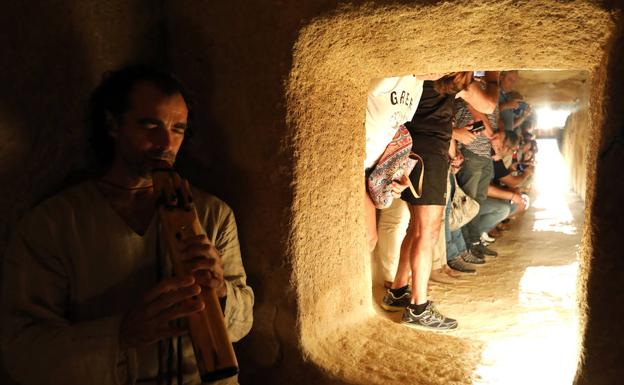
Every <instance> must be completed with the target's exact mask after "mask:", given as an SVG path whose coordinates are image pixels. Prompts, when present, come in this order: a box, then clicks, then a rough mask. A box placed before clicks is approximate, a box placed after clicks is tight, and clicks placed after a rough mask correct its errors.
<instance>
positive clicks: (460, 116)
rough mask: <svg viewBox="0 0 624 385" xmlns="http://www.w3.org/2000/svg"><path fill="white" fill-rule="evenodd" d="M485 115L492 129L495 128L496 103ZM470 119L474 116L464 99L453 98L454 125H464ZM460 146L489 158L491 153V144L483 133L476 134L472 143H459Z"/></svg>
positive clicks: (496, 124) (496, 123) (496, 125)
mask: <svg viewBox="0 0 624 385" xmlns="http://www.w3.org/2000/svg"><path fill="white" fill-rule="evenodd" d="M487 117H488V120H489V122H490V125H491V127H492V129H494V130H495V129H496V127H498V104H497V105H496V109H495V110H494V112H493V113H491V114H487ZM471 120H474V117H473V116H472V114H471V113H470V110H469V109H468V104H467V103H466V102H465V101H464V99H461V98H457V99H455V127H464V126H466V125H467V124H468V122H470V121H471ZM461 147H465V148H466V149H467V150H469V151H471V152H473V153H475V154H477V155H479V156H483V157H485V158H490V157H491V154H492V144H491V143H490V139H488V137H487V136H485V135H484V134H483V133H481V134H477V137H476V139H475V140H474V141H472V143H470V144H468V145H463V144H461Z"/></svg>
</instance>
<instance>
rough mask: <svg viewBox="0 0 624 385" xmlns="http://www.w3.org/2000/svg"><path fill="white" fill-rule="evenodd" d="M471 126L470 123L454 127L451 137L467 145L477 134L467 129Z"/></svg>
mask: <svg viewBox="0 0 624 385" xmlns="http://www.w3.org/2000/svg"><path fill="white" fill-rule="evenodd" d="M471 127H472V124H469V125H467V126H465V127H454V128H453V134H452V137H453V139H455V140H457V141H458V142H460V143H461V144H463V145H468V144H470V143H472V142H473V141H474V140H475V138H476V137H477V136H476V135H475V134H473V133H472V132H470V131H468V129H469V128H471Z"/></svg>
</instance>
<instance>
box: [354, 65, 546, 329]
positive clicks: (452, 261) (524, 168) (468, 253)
mask: <svg viewBox="0 0 624 385" xmlns="http://www.w3.org/2000/svg"><path fill="white" fill-rule="evenodd" d="M517 77H518V73H517V71H505V72H500V73H499V72H498V71H487V72H483V73H480V72H472V71H470V72H454V73H446V74H428V75H424V76H418V75H408V76H400V77H392V78H385V79H381V80H378V81H375V82H374V83H373V84H372V87H371V90H370V92H369V95H368V105H367V116H366V160H365V165H364V166H365V167H364V168H365V174H366V176H368V175H370V173H371V172H372V170H374V169H375V167H376V166H377V164H378V161H379V160H380V157H382V154H383V153H384V150H385V149H386V147H387V146H388V144H389V143H390V142H391V141H392V139H393V137H394V135H395V134H396V133H397V131H398V130H399V128H406V129H407V131H408V132H409V134H410V136H411V139H412V152H414V153H416V154H418V155H419V156H420V158H421V159H422V165H419V167H414V169H413V170H412V171H411V172H410V174H409V175H406V176H404V177H401V178H397V179H395V180H394V181H393V182H392V184H391V186H390V187H391V192H392V195H393V196H394V197H395V199H394V200H393V201H392V204H391V205H390V206H389V207H387V208H384V209H381V210H378V209H377V208H376V205H375V203H374V201H373V199H371V196H370V194H369V191H368V190H367V193H366V194H365V217H366V224H367V234H368V241H369V249H370V251H371V252H372V251H374V250H375V254H376V256H377V257H378V258H379V262H380V265H381V270H382V275H383V277H384V286H385V287H386V294H385V296H384V298H383V300H382V303H381V306H382V308H383V309H385V310H387V311H403V316H402V323H403V324H406V325H408V326H413V327H420V328H427V329H434V330H450V329H455V328H457V325H458V323H457V321H456V320H455V319H452V318H449V317H446V316H444V315H442V314H441V313H440V312H439V311H438V310H437V309H436V307H435V306H434V305H433V303H432V302H431V301H429V300H428V299H427V286H428V282H429V280H430V279H431V280H436V281H438V282H448V281H449V280H453V279H454V278H452V277H456V276H457V275H460V274H462V273H474V272H475V271H476V269H475V265H480V264H483V263H485V258H486V257H495V256H496V255H497V253H496V252H495V251H494V250H492V249H491V248H490V247H489V246H490V243H492V242H494V241H495V237H496V236H498V235H500V234H499V233H498V231H500V229H502V228H504V227H505V226H506V225H504V224H501V222H502V221H504V220H505V219H506V218H508V217H509V216H510V215H513V214H517V213H519V212H520V211H522V210H524V209H526V206H527V205H528V197H527V196H526V195H524V194H523V192H524V191H526V190H527V189H528V187H529V183H530V177H531V175H532V173H533V155H534V153H535V152H536V151H537V146H536V143H535V140H534V137H533V136H532V134H531V130H532V129H533V127H534V123H535V119H534V116H533V115H531V108H530V106H529V105H528V104H526V103H525V102H524V101H522V97H521V95H519V94H517V93H514V92H512V89H513V86H514V83H515V82H516V80H517ZM520 144H522V146H521V147H522V149H521V151H519V150H520ZM520 152H521V153H522V155H518V154H519V153H520ZM421 181H422V183H420V182H421ZM410 184H411V185H412V186H415V185H421V186H422V191H421V193H419V194H417V195H414V189H413V188H407V187H409V186H410ZM459 189H461V190H462V191H463V192H464V193H465V194H466V195H467V196H468V197H470V198H472V199H473V200H474V201H476V202H477V203H478V204H479V207H478V211H477V212H476V213H474V215H473V217H472V218H467V219H468V220H467V222H466V223H463V224H462V225H461V227H459V228H457V226H455V228H451V226H450V223H449V222H450V221H449V220H448V219H449V218H450V217H451V215H452V213H453V210H458V208H457V207H454V205H453V199H452V197H453V196H454V195H455V194H457V193H458V190H459ZM399 198H400V199H399Z"/></svg>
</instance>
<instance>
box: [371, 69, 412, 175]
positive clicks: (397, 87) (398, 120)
mask: <svg viewBox="0 0 624 385" xmlns="http://www.w3.org/2000/svg"><path fill="white" fill-rule="evenodd" d="M422 91H423V81H422V80H417V79H416V77H415V76H414V75H407V76H396V77H392V78H383V79H375V80H373V81H372V82H371V87H370V91H369V93H368V104H367V106H366V159H365V160H364V169H367V168H369V167H372V166H374V165H375V163H376V162H377V160H379V157H380V156H381V155H382V154H383V152H384V150H385V149H386V146H387V145H388V143H390V141H391V140H392V138H393V137H394V135H395V134H396V131H397V129H398V128H399V126H401V124H403V123H405V122H407V121H409V120H411V119H412V117H413V116H414V113H415V112H416V108H417V107H418V102H419V101H420V96H421V95H422Z"/></svg>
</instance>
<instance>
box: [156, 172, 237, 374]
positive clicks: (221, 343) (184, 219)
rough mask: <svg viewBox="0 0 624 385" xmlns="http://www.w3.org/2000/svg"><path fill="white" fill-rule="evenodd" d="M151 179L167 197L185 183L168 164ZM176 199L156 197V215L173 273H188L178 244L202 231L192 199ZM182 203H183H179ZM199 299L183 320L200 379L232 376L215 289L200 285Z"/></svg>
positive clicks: (229, 345) (232, 363)
mask: <svg viewBox="0 0 624 385" xmlns="http://www.w3.org/2000/svg"><path fill="white" fill-rule="evenodd" d="M152 179H153V182H154V191H155V192H156V193H157V194H159V196H161V194H162V196H163V197H164V196H171V195H165V194H166V193H167V192H169V194H176V195H179V194H180V190H179V187H180V184H181V183H183V184H185V185H186V186H188V184H186V183H185V182H183V180H182V179H181V177H180V176H179V175H178V174H177V173H176V172H175V170H174V169H173V168H171V167H170V166H169V167H162V168H156V169H154V170H152ZM176 186H177V188H176ZM189 193H190V192H189ZM177 202H178V204H177V205H176V206H171V205H168V204H167V200H166V199H159V205H158V216H159V219H160V223H161V225H162V228H163V234H164V237H165V239H166V242H167V244H168V246H169V256H170V259H171V263H172V265H173V272H174V274H175V275H190V274H191V273H190V272H189V271H187V270H186V269H185V268H184V266H183V264H182V260H181V257H180V253H181V252H180V250H179V247H178V244H179V242H180V241H182V240H184V239H186V238H188V237H192V236H195V235H200V234H205V231H204V229H203V228H202V226H201V224H200V222H199V219H198V217H197V211H196V210H195V206H194V205H193V204H192V202H188V200H187V198H186V197H181V196H178V197H177ZM183 202H185V203H186V204H185V205H183V204H184V203H183ZM200 298H201V300H202V301H203V302H204V304H205V308H204V310H202V311H201V312H198V313H193V314H191V315H189V316H188V317H186V321H187V324H188V329H189V332H190V335H191V341H192V344H193V350H194V351H195V358H196V359H197V367H198V369H199V373H200V376H201V379H202V381H206V382H210V381H216V380H219V379H223V378H227V377H232V376H234V375H236V374H237V373H238V362H237V360H236V355H235V353H234V348H233V346H232V342H231V341H230V337H229V335H228V332H227V328H226V325H225V319H224V317H223V311H222V309H221V304H220V303H219V298H218V296H217V292H216V290H215V289H213V288H210V289H205V288H202V291H201V293H200V294H199V296H198V297H197V298H194V299H193V300H195V301H199V300H200Z"/></svg>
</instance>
